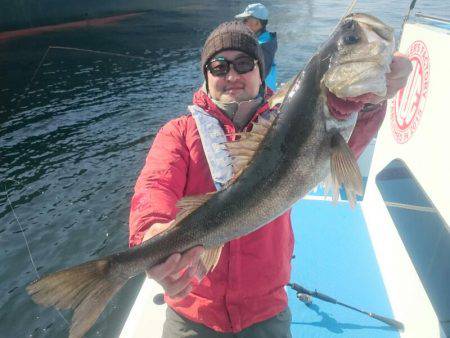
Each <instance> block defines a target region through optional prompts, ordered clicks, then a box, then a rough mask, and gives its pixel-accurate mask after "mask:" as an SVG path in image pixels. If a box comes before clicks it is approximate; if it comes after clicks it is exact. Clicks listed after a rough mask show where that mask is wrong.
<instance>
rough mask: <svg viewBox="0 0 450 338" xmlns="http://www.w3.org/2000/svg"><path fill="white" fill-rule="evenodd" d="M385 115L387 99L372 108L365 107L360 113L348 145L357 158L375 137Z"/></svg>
mask: <svg viewBox="0 0 450 338" xmlns="http://www.w3.org/2000/svg"><path fill="white" fill-rule="evenodd" d="M385 115H386V101H383V102H382V103H380V104H378V105H375V106H373V107H370V108H363V109H362V110H361V111H360V112H359V113H358V119H357V120H356V125H355V128H354V129H353V133H352V135H351V136H350V139H349V141H348V145H349V146H350V149H351V150H352V151H353V153H354V154H355V157H356V158H359V156H361V154H362V153H363V151H364V149H366V147H367V145H368V144H369V143H370V141H371V140H372V139H373V138H374V137H375V135H376V134H377V132H378V129H380V127H381V124H382V123H383V120H384V116H385Z"/></svg>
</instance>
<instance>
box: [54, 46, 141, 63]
mask: <svg viewBox="0 0 450 338" xmlns="http://www.w3.org/2000/svg"><path fill="white" fill-rule="evenodd" d="M48 48H49V49H50V48H51V49H64V50H73V51H78V52H89V53H94V54H103V55H110V56H119V57H124V58H129V59H137V60H145V61H148V60H150V59H149V58H146V57H143V56H136V55H128V54H121V53H113V52H104V51H101V50H94V49H85V48H76V47H65V46H49V47H48Z"/></svg>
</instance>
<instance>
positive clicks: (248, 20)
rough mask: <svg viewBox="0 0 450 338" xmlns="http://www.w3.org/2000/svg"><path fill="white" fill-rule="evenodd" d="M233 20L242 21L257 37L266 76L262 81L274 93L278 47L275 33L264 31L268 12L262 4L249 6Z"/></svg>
mask: <svg viewBox="0 0 450 338" xmlns="http://www.w3.org/2000/svg"><path fill="white" fill-rule="evenodd" d="M235 18H236V19H238V20H242V21H243V22H244V23H245V24H246V25H247V27H248V28H250V29H251V30H252V31H253V33H255V34H256V36H257V37H258V42H259V44H260V45H261V48H262V50H263V53H264V65H265V66H264V73H265V74H266V78H265V79H264V81H265V83H266V85H267V86H268V87H269V88H270V89H272V90H273V91H275V90H276V89H277V85H276V81H277V68H276V65H275V52H276V51H277V48H278V45H277V33H273V32H268V31H267V30H266V25H267V22H268V21H269V11H268V10H267V8H266V7H265V6H264V5H263V4H260V3H255V4H250V5H248V6H247V8H245V10H244V12H242V13H241V14H238V15H236V16H235Z"/></svg>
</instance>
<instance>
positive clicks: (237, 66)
mask: <svg viewBox="0 0 450 338" xmlns="http://www.w3.org/2000/svg"><path fill="white" fill-rule="evenodd" d="M257 62H258V61H257V60H255V59H253V58H251V57H249V56H241V57H238V58H237V59H235V60H232V61H230V60H226V59H225V58H224V57H221V56H219V57H216V58H214V59H212V60H211V61H210V62H209V63H208V64H207V65H206V69H207V70H209V72H210V73H211V74H212V75H213V76H225V75H227V74H228V72H229V71H230V68H231V65H233V69H234V70H235V72H236V73H238V74H245V73H248V72H251V71H252V70H253V69H254V68H255V65H256V63H257Z"/></svg>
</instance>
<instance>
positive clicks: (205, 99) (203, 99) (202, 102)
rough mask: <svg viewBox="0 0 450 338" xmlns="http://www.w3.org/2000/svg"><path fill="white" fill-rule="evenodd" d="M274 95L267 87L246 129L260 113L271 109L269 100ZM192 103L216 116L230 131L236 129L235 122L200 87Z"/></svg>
mask: <svg viewBox="0 0 450 338" xmlns="http://www.w3.org/2000/svg"><path fill="white" fill-rule="evenodd" d="M272 95H273V92H272V90H270V88H268V87H266V90H265V93H264V101H263V103H262V104H261V106H260V107H259V108H258V109H257V110H256V112H255V114H254V115H253V118H252V119H251V120H250V122H249V123H248V124H247V126H246V127H245V128H244V130H246V129H247V128H248V126H249V125H250V124H251V123H252V122H254V121H255V120H256V119H257V117H258V116H259V115H261V114H262V113H264V112H265V111H267V110H268V109H269V104H268V102H267V100H268V99H269V98H270V97H271V96H272ZM192 103H193V104H195V105H197V106H199V107H200V108H202V109H203V110H204V111H205V112H206V113H208V114H209V115H211V116H213V117H215V118H216V119H217V120H219V122H220V123H221V124H222V125H224V126H225V127H226V129H227V130H228V131H230V130H231V131H233V132H234V131H235V127H234V125H233V122H232V121H231V120H230V118H229V117H228V116H227V115H225V114H224V113H223V112H222V111H221V110H220V109H219V108H218V107H217V106H216V105H215V104H214V102H213V101H212V100H211V99H210V97H209V96H208V94H206V92H205V91H204V90H203V89H202V88H201V87H200V89H198V90H197V92H196V93H195V94H194V97H193V99H192Z"/></svg>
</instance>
